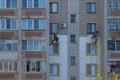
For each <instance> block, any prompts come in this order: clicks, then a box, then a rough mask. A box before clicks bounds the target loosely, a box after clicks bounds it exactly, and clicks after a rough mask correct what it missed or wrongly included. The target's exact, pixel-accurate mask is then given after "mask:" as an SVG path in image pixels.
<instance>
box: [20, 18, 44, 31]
mask: <svg viewBox="0 0 120 80" xmlns="http://www.w3.org/2000/svg"><path fill="white" fill-rule="evenodd" d="M29 20H32V28H31V29H30V28H29V27H28V26H29V24H28V21H29ZM35 20H37V21H38V24H37V25H38V26H37V28H38V29H37V28H36V27H35V23H34V22H35ZM41 20H43V24H41V25H42V27H41V25H40V21H41ZM23 21H24V23H23ZM24 24H26V27H25V26H23V25H24ZM45 28H46V27H45V19H44V18H38V19H34V18H31V19H24V18H23V19H22V30H40V31H42V30H45Z"/></svg>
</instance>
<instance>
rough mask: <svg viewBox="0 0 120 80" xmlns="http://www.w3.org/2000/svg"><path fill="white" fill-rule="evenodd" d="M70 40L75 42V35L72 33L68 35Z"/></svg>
mask: <svg viewBox="0 0 120 80" xmlns="http://www.w3.org/2000/svg"><path fill="white" fill-rule="evenodd" d="M70 42H71V43H75V42H76V41H75V35H74V34H72V35H70Z"/></svg>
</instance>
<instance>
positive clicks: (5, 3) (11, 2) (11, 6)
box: [0, 0, 18, 9]
mask: <svg viewBox="0 0 120 80" xmlns="http://www.w3.org/2000/svg"><path fill="white" fill-rule="evenodd" d="M1 1H3V0H0V3H1V4H3V3H2V2H1ZM13 3H14V2H13V1H12V0H10V2H9V6H7V4H8V2H7V0H4V7H3V5H1V4H0V8H2V9H4V8H7V9H11V8H12V9H16V8H17V6H18V5H17V3H18V0H16V3H14V4H16V5H15V6H13V5H14V4H13Z"/></svg>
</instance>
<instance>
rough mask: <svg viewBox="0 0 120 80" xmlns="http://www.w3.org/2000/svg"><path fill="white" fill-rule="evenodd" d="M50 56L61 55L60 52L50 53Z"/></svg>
mask: <svg viewBox="0 0 120 80" xmlns="http://www.w3.org/2000/svg"><path fill="white" fill-rule="evenodd" d="M49 56H59V53H54V54H49Z"/></svg>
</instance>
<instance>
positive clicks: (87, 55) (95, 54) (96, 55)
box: [86, 53, 98, 56]
mask: <svg viewBox="0 0 120 80" xmlns="http://www.w3.org/2000/svg"><path fill="white" fill-rule="evenodd" d="M86 56H98V54H88V53H87V54H86Z"/></svg>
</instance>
